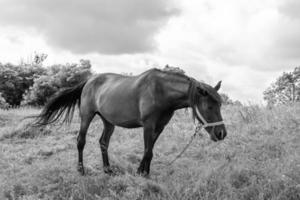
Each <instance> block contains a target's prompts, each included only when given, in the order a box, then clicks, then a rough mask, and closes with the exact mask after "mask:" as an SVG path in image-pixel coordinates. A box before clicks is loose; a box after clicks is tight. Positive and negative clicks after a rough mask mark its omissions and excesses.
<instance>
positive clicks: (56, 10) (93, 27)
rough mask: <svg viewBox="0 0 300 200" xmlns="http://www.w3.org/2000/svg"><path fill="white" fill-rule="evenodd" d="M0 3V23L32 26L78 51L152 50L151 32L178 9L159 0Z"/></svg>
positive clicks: (12, 0) (50, 41) (54, 41)
mask: <svg viewBox="0 0 300 200" xmlns="http://www.w3.org/2000/svg"><path fill="white" fill-rule="evenodd" d="M0 7H1V8H2V9H1V12H0V25H2V26H3V25H6V26H17V27H21V28H25V29H26V28H29V29H34V30H35V31H36V32H37V33H38V34H42V35H43V37H44V38H45V39H46V41H47V43H48V44H49V45H50V46H55V47H59V48H61V49H64V50H70V51H71V52H73V53H78V54H85V53H91V52H96V53H101V54H131V53H141V52H148V51H152V50H153V49H155V48H156V44H155V39H154V36H155V34H157V32H158V31H159V30H160V29H161V28H162V27H163V26H164V25H165V24H166V22H167V21H168V19H169V18H170V17H172V16H174V15H177V14H178V13H179V10H178V9H177V8H176V6H175V5H173V4H172V3H171V2H170V1H160V0H151V1H140V0H122V1H108V0H85V1H81V0H64V1H60V0H52V1H47V0H28V1H17V0H2V1H1V2H0Z"/></svg>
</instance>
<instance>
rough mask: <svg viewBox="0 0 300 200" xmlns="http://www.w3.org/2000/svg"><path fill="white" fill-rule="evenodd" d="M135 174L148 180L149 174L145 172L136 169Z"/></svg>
mask: <svg viewBox="0 0 300 200" xmlns="http://www.w3.org/2000/svg"><path fill="white" fill-rule="evenodd" d="M136 173H137V174H138V175H139V176H142V177H144V178H149V173H148V172H146V171H142V170H140V169H138V170H137V172H136Z"/></svg>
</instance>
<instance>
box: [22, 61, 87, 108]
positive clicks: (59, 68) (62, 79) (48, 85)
mask: <svg viewBox="0 0 300 200" xmlns="http://www.w3.org/2000/svg"><path fill="white" fill-rule="evenodd" d="M91 74H92V73H91V65H90V62H89V61H87V60H80V63H79V64H67V65H53V66H51V67H49V68H48V69H47V72H46V74H45V75H42V76H40V77H38V78H37V79H35V80H34V83H33V85H32V86H31V87H30V88H29V89H28V90H27V91H26V92H25V93H24V95H23V101H22V105H33V106H42V105H44V104H45V103H46V102H47V100H48V99H49V98H50V97H51V96H52V95H53V94H54V93H56V92H57V91H58V90H59V89H60V88H64V87H71V86H74V85H76V84H78V83H80V82H82V81H84V80H86V79H87V77H89V76H90V75H91Z"/></svg>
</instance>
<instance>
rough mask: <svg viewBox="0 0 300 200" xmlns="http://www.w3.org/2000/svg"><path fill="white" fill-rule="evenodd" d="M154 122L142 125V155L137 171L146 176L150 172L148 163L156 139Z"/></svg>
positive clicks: (149, 162)
mask: <svg viewBox="0 0 300 200" xmlns="http://www.w3.org/2000/svg"><path fill="white" fill-rule="evenodd" d="M156 138H157V136H156V133H155V124H154V123H146V124H145V126H144V156H143V159H142V161H141V163H140V166H139V168H138V170H137V173H138V174H140V175H143V176H147V175H148V174H149V172H150V164H151V160H152V157H153V152H152V150H153V146H154V143H155V141H156Z"/></svg>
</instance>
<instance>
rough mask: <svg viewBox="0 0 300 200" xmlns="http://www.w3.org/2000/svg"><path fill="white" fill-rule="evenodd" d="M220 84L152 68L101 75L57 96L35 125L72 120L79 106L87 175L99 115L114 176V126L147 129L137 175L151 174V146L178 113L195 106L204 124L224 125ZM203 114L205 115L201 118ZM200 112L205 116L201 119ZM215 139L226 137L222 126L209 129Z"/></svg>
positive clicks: (102, 140)
mask: <svg viewBox="0 0 300 200" xmlns="http://www.w3.org/2000/svg"><path fill="white" fill-rule="evenodd" d="M220 86H221V82H219V83H218V84H217V85H216V86H215V87H211V86H210V85H207V84H205V83H202V82H198V81H196V80H195V79H193V78H190V77H188V76H186V75H184V74H181V73H176V72H171V71H163V70H159V69H150V70H148V71H146V72H144V73H142V74H140V75H138V76H124V75H120V74H113V73H106V74H98V75H95V76H94V77H92V78H90V79H89V80H87V81H85V82H83V83H81V84H79V85H77V86H74V87H71V88H67V89H65V90H63V91H61V92H59V93H58V94H57V95H55V96H54V97H53V98H52V99H51V100H50V101H49V102H48V103H47V104H46V106H45V107H44V109H43V110H42V112H41V114H40V115H39V116H38V118H37V121H36V124H37V125H46V124H50V123H53V122H56V121H57V120H58V119H60V118H61V117H62V116H63V115H64V114H65V117H64V122H66V121H71V119H72V115H73V112H74V109H75V106H76V104H78V105H79V111H80V118H81V124H80V131H79V135H78V138H77V147H78V170H79V172H80V173H82V174H84V167H83V160H82V153H83V149H84V145H85V137H86V133H87V130H88V127H89V125H90V122H91V121H92V119H93V118H94V116H95V115H96V114H98V115H99V116H100V118H101V119H102V121H103V124H104V129H103V132H102V136H101V138H100V140H99V143H100V148H101V151H102V159H103V167H104V172H105V173H112V172H113V171H112V169H111V168H110V165H109V160H108V154H107V150H108V145H109V140H110V137H111V135H112V133H113V131H114V128H115V126H120V127H125V128H137V127H143V128H144V156H143V159H142V161H141V163H140V166H139V168H138V173H139V174H142V175H148V174H149V171H150V163H151V160H152V156H153V153H152V149H153V146H154V144H155V142H156V140H157V138H158V136H159V135H160V133H161V132H162V131H163V129H164V127H165V126H166V124H167V123H168V122H169V121H170V119H171V117H172V116H173V114H174V111H175V110H177V109H180V108H186V107H191V108H192V111H193V116H194V118H196V119H198V120H199V122H200V123H205V122H203V121H202V120H201V119H205V120H206V121H207V122H208V123H213V122H219V121H222V116H221V113H220V107H221V97H220V95H219V94H218V93H217V91H218V90H219V88H220ZM200 113H201V114H200ZM199 114H200V115H202V116H201V117H199ZM205 129H206V131H208V133H209V134H210V137H211V139H212V140H213V141H218V140H222V139H224V137H225V136H226V129H225V126H224V124H221V125H220V124H219V125H214V126H210V127H206V128H205Z"/></svg>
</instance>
